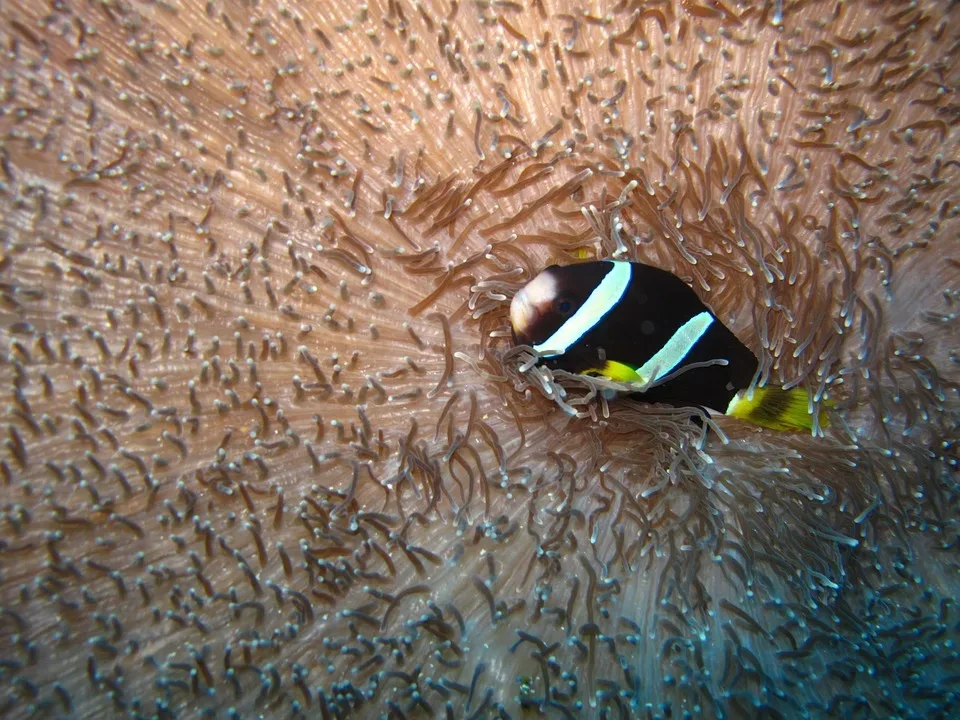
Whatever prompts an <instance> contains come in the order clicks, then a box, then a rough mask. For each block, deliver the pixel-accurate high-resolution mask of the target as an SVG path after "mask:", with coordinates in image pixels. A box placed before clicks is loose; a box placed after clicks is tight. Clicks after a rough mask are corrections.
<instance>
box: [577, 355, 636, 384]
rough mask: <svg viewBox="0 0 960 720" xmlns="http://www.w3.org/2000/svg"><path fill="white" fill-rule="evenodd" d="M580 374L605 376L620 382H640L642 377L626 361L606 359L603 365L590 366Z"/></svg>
mask: <svg viewBox="0 0 960 720" xmlns="http://www.w3.org/2000/svg"><path fill="white" fill-rule="evenodd" d="M580 374H581V375H593V376H594V377H597V376H600V377H605V378H607V379H608V380H613V381H614V382H622V383H642V382H643V378H642V377H641V376H640V375H639V374H638V373H637V369H636V368H635V367H633V366H632V365H627V364H626V363H620V362H615V361H614V360H607V361H606V362H605V363H604V364H603V367H598V368H590V369H589V370H584V371H583V372H582V373H580Z"/></svg>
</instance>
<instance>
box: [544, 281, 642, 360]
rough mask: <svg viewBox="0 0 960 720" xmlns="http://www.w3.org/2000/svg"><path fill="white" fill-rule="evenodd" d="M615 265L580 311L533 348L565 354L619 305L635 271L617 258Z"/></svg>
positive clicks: (545, 352)
mask: <svg viewBox="0 0 960 720" xmlns="http://www.w3.org/2000/svg"><path fill="white" fill-rule="evenodd" d="M611 264H612V265H613V268H612V269H611V270H610V272H608V273H607V274H606V275H604V276H603V280H601V281H600V284H599V285H597V287H596V288H594V290H593V292H592V293H590V297H588V298H587V299H586V302H584V303H583V305H581V306H580V307H579V308H578V309H577V311H576V312H575V313H574V314H573V315H572V316H570V317H569V318H567V321H566V322H565V323H563V325H561V326H560V327H559V328H558V329H557V331H556V332H555V333H554V334H553V335H551V336H550V337H549V338H547V339H546V340H544V341H543V342H542V343H540V344H539V345H534V346H533V349H534V350H536V351H537V352H538V353H540V354H541V355H544V356H545V357H555V356H557V355H563V354H564V353H565V352H566V351H567V350H569V349H570V346H571V345H574V344H575V343H577V342H578V341H579V340H580V338H582V337H583V336H584V335H586V334H587V333H588V332H590V329H591V328H593V327H594V326H595V325H596V324H597V323H598V322H600V321H601V320H602V319H603V317H604V316H605V315H606V314H607V313H608V312H610V311H611V310H613V308H614V307H616V305H617V303H618V302H620V298H622V297H623V294H624V293H625V292H626V291H627V288H628V287H629V286H630V276H631V273H632V271H633V268H632V266H631V265H630V263H628V262H613V263H611Z"/></svg>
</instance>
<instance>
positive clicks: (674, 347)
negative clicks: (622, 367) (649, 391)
mask: <svg viewBox="0 0 960 720" xmlns="http://www.w3.org/2000/svg"><path fill="white" fill-rule="evenodd" d="M712 324H713V316H712V315H711V314H710V313H709V312H706V311H704V312H702V313H700V314H699V315H694V316H693V317H692V318H690V319H689V320H687V321H686V322H685V323H684V324H683V325H681V326H680V328H679V329H678V330H677V331H676V332H675V333H674V334H673V335H672V336H671V338H670V339H669V340H667V342H666V343H664V345H663V347H662V348H660V349H659V350H657V352H656V353H655V354H654V356H653V357H652V358H650V359H649V360H647V361H646V362H645V363H644V364H643V367H641V368H639V369H638V370H637V374H638V375H639V376H640V377H641V378H643V381H644V382H653V381H655V380H659V379H660V378H662V377H663V376H664V375H666V374H667V373H670V372H673V371H674V370H675V369H676V368H677V365H679V364H680V362H681V361H682V360H683V359H684V358H685V357H686V356H687V353H688V352H690V351H691V350H692V349H693V346H694V345H696V344H697V341H698V340H699V339H700V338H702V337H703V334H704V333H705V332H706V331H707V329H708V328H709V327H710V326H711V325H712ZM654 373H656V375H654ZM651 376H652V377H651Z"/></svg>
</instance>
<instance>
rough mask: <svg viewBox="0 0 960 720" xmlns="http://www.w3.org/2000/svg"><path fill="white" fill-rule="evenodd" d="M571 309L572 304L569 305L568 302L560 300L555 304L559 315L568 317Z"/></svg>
mask: <svg viewBox="0 0 960 720" xmlns="http://www.w3.org/2000/svg"><path fill="white" fill-rule="evenodd" d="M572 309H573V303H571V302H570V301H569V300H561V301H560V302H558V303H557V312H559V313H560V314H561V315H568V314H569V313H570V311H571V310H572Z"/></svg>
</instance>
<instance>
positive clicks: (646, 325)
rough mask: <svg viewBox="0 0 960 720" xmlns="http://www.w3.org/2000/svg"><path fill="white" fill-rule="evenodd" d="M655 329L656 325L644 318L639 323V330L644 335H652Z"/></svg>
mask: <svg viewBox="0 0 960 720" xmlns="http://www.w3.org/2000/svg"><path fill="white" fill-rule="evenodd" d="M656 329H657V328H656V326H655V325H654V324H653V323H652V322H650V321H649V320H644V321H643V322H642V323H640V332H642V333H643V334H644V335H653V333H654V331H655V330H656Z"/></svg>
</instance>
